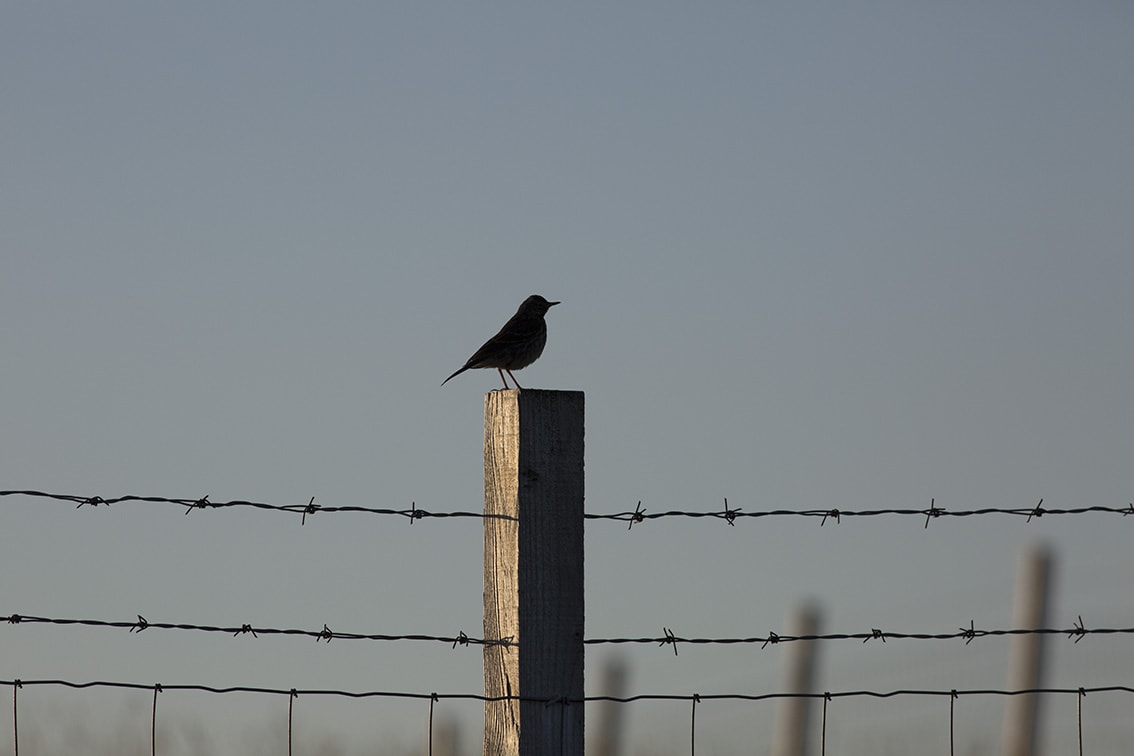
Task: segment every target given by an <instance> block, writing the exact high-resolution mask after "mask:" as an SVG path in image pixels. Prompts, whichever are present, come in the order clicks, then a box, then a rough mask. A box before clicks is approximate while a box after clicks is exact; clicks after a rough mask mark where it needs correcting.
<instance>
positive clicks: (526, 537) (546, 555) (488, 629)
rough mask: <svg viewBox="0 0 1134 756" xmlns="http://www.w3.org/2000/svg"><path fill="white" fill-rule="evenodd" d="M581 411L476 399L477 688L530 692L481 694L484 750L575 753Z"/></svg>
mask: <svg viewBox="0 0 1134 756" xmlns="http://www.w3.org/2000/svg"><path fill="white" fill-rule="evenodd" d="M583 407H584V402H583V393H582V392H581V391H542V390H536V389H524V390H522V391H517V390H504V391H492V392H489V393H488V394H487V395H486V396H485V400H484V513H485V515H489V516H488V517H486V518H485V520H484V637H485V638H486V639H490V640H491V639H496V638H508V637H511V638H512V640H513V641H514V642H515V643H518V644H519V645H518V647H515V646H513V647H506V646H503V645H487V646H485V647H484V694H485V696H486V697H488V698H491V697H496V696H518V697H522V698H533V699H539V700H537V701H516V700H504V701H486V702H485V704H484V753H485V754H486V755H488V756H543V755H544V754H546V755H547V756H583V743H584V739H583V735H584V733H583V722H584V718H583V704H582V703H571V704H568V703H566V701H568V700H572V699H574V700H578V699H581V698H582V697H583V658H584V656H583V415H584V412H583ZM491 515H502V516H503V517H493V516H491ZM505 518H511V519H505ZM547 701H553V702H552V703H546V702H547Z"/></svg>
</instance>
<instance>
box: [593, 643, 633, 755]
mask: <svg viewBox="0 0 1134 756" xmlns="http://www.w3.org/2000/svg"><path fill="white" fill-rule="evenodd" d="M628 672H629V670H628V669H627V667H626V660H625V659H623V658H622V657H621V656H615V657H612V658H610V659H607V661H606V663H605V664H604V665H603V667H602V683H601V685H602V687H601V688H600V690H599V695H602V696H610V697H611V698H622V697H623V696H625V695H626V677H627V675H628ZM625 709H626V704H624V703H619V702H617V701H603V702H602V703H601V704H599V707H598V726H597V727H595V728H594V735H593V736H592V744H591V751H592V752H593V754H594V756H619V755H620V754H621V753H622V715H623V712H624V711H625Z"/></svg>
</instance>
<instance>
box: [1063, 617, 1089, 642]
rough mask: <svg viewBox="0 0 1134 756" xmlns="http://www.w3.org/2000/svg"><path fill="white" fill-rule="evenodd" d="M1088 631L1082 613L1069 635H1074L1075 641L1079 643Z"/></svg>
mask: <svg viewBox="0 0 1134 756" xmlns="http://www.w3.org/2000/svg"><path fill="white" fill-rule="evenodd" d="M1088 632H1090V631H1089V630H1087V628H1086V626H1085V625H1084V624H1083V615H1081V614H1080V615H1079V616H1078V620H1077V621H1076V622H1075V627H1074V628H1073V629H1072V630H1069V631H1068V632H1067V637H1068V638H1071V637H1074V638H1075V642H1076V643H1078V642H1079V641H1081V640H1083V636H1084V635H1086V634H1087V633H1088Z"/></svg>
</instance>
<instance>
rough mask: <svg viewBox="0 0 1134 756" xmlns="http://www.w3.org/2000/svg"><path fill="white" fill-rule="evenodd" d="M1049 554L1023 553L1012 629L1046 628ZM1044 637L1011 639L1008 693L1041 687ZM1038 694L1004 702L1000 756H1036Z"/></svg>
mask: <svg viewBox="0 0 1134 756" xmlns="http://www.w3.org/2000/svg"><path fill="white" fill-rule="evenodd" d="M1051 563H1052V557H1051V551H1050V550H1049V549H1048V548H1047V547H1045V546H1034V547H1032V548H1029V549H1027V550H1025V551H1024V552H1022V553H1021V554H1020V558H1019V566H1018V567H1017V573H1016V596H1015V599H1014V604H1015V606H1014V607H1013V610H1012V627H1014V628H1017V629H1020V630H1035V629H1038V628H1042V627H1045V626H1046V625H1047V607H1048V592H1049V591H1050V582H1051ZM1044 637H1045V636H1043V635H1038V634H1037V635H1014V636H1012V641H1011V646H1009V651H1008V653H1009V658H1008V689H1009V690H1028V689H1031V688H1038V687H1041V686H1042V685H1043V673H1044V666H1045V665H1044V650H1045V643H1044ZM1039 708H1040V694H1038V693H1027V694H1024V695H1018V696H1009V697H1008V698H1006V699H1005V701H1004V730H1003V739H1002V741H1001V753H1002V754H1003V756H1036V754H1037V753H1038V746H1037V740H1036V729H1037V725H1038V723H1039Z"/></svg>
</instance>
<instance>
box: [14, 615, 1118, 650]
mask: <svg viewBox="0 0 1134 756" xmlns="http://www.w3.org/2000/svg"><path fill="white" fill-rule="evenodd" d="M0 624H8V625H34V624H50V625H61V626H70V627H77V628H112V629H125V630H127V631H128V632H130V633H141V632H143V631H145V630H149V629H157V630H182V631H194V632H202V633H223V634H225V635H230V636H232V637H237V636H242V635H251V636H252V637H253V638H257V639H258V638H259V637H260V636H261V635H282V636H300V637H307V638H314V639H315V641H316V642H318V641H326V642H327V643H330V642H331V640H332V639H342V640H369V641H391V642H392V641H428V642H437V643H444V644H446V645H448V646H450V647H451V648H456V647H457V646H466V647H467V646H502V647H504V648H513V647H518V646H519V643H518V642H517V641H516V640H515V639H514V638H513V637H512V636H507V637H504V638H473V637H470V636H468V635H466V634H465V632H464V631H463V630H460V631H458V632H457V635H455V636H445V635H427V634H424V633H411V634H404V635H397V634H389V633H354V632H338V631H333V630H331V629H330V627H329V626H328V625H327V624H326V623H324V624H323V629H322V630H304V629H299V628H278V627H260V626H254V625H251V624H249V623H242V624H240V625H235V624H234V625H205V624H196V623H186V622H151V621H149V620H147V619H146V618H145V617H143V616H142V615H140V614H139V615H137V619H136V620H134V621H130V620H99V619H71V618H61V617H39V616H34V615H26V614H10V615H8V616H6V617H3V616H0ZM662 632H663V635H661V636H657V637H654V636H643V637H626V638H585V639H584V640H583V643H584V644H585V645H627V644H657V645H658V646H659V647H664V646H667V645H668V646H672V647H673V652H674V654H675V655H676V654H677V649H678V644H680V643H689V644H692V645H755V644H759V645H760V647H761V649H763V648H767V647H768V646H775V645H779V644H781V643H793V642H797V641H838V640H857V641H861V642H862V643H864V644H865V643H869V642H870V641H873V640H880V641H881V642H882V643H886V642H887V641H888V640H919V641H920V640H939V641H950V640H964V641H965V645H969V644H970V643H972V641H973V640H975V639H977V638H989V637H1003V636H1018V635H1065V636H1067V638H1068V640H1073V642H1075V643H1078V642H1079V641H1081V640H1082V639H1083V638H1085V637H1086V636H1088V635H1134V627H1087V626H1086V625H1085V623H1084V622H1083V616H1082V615H1077V617H1076V620H1075V622H1074V623H1073V625H1072V627H1063V628H1059V627H1042V628H1008V629H990V630H985V629H978V628H977V627H976V625H975V620H971V619H970V620H969V626H968V627H959V628H958V629H957V630H955V631H953V632H934V633H924V632H922V633H910V632H900V631H890V630H881V629H880V628H876V627H872V628H871V629H870V631H869V632H858V633H846V632H840V633H821V634H819V633H817V634H806V635H780V634H778V633H775V632H771V631H770V632H769V633H768V635H766V636H759V635H757V636H750V637H725V638H712V637H690V638H686V637H683V636H679V635H676V634H675V633H674V631H673V630H672V629H671V628H669V627H663V628H662Z"/></svg>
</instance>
